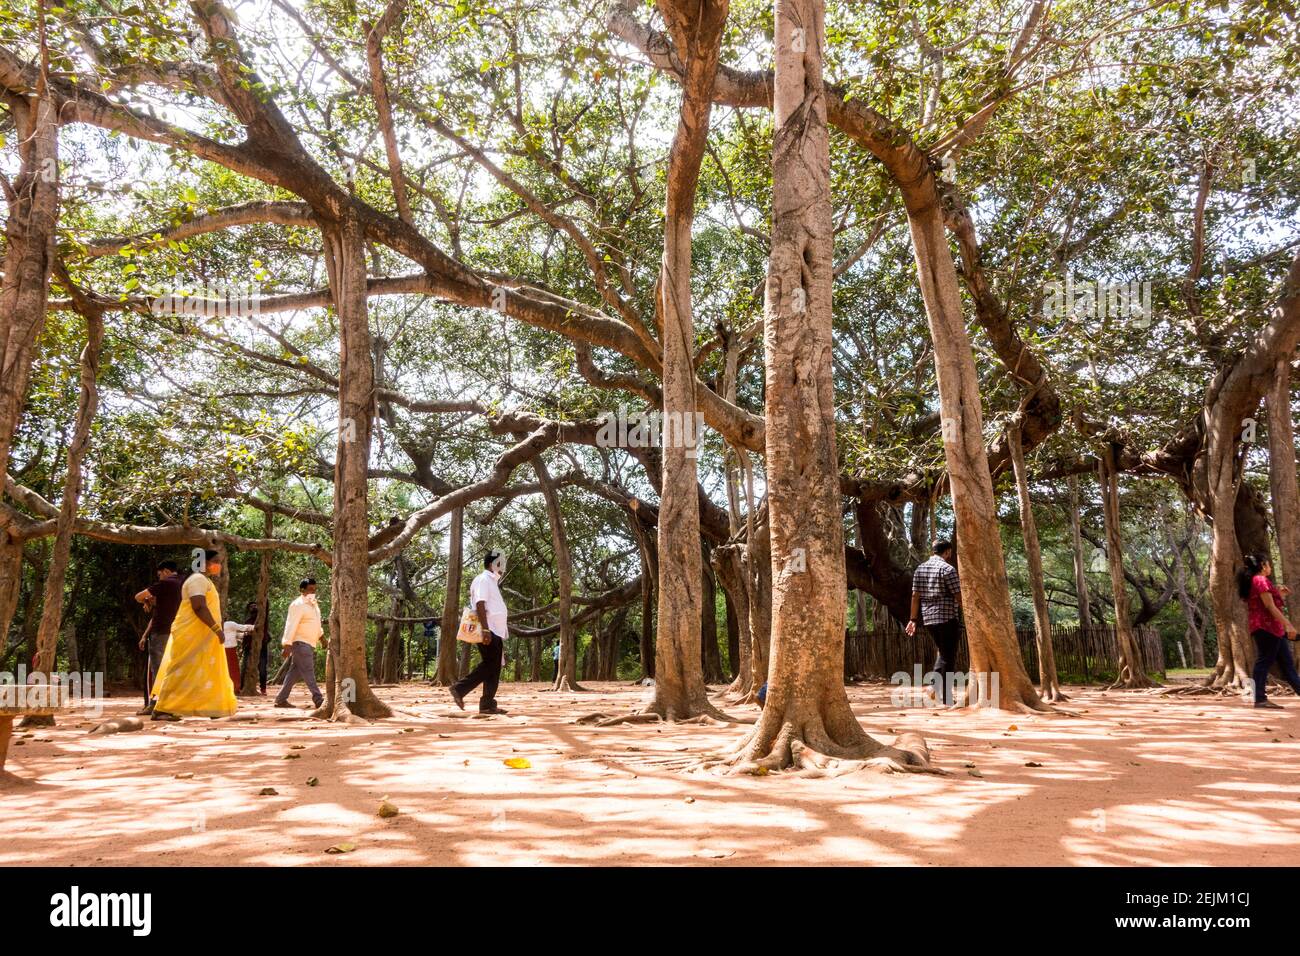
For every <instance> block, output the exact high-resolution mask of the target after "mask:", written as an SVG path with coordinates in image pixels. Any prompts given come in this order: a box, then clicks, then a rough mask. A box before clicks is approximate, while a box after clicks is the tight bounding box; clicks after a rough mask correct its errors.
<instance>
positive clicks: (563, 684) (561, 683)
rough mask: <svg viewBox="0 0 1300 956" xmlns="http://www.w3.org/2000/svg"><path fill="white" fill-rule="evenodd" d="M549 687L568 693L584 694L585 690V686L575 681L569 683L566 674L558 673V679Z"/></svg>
mask: <svg viewBox="0 0 1300 956" xmlns="http://www.w3.org/2000/svg"><path fill="white" fill-rule="evenodd" d="M550 689H551V690H553V691H560V692H564V693H570V694H585V693H586V692H587V688H585V687H583V686H582V685H581V684H579V683H578V682H577V681H574V682H573V683H569V678H568V675H564V674H562V675H560V679H559V680H558V681H556V682H555V683H554V684H552V685H551V688H550Z"/></svg>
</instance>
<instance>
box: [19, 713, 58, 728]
mask: <svg viewBox="0 0 1300 956" xmlns="http://www.w3.org/2000/svg"><path fill="white" fill-rule="evenodd" d="M18 726H19V727H21V728H23V729H26V728H28V727H53V726H54V715H53V714H28V715H27V716H26V717H24V718H23V719H22V720H20V721H18Z"/></svg>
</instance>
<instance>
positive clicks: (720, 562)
mask: <svg viewBox="0 0 1300 956" xmlns="http://www.w3.org/2000/svg"><path fill="white" fill-rule="evenodd" d="M743 550H744V549H743V547H742V546H741V545H738V544H727V545H721V546H719V547H716V548H714V549H713V569H714V571H715V573H716V574H717V578H718V583H719V584H721V585H722V590H723V591H724V592H725V593H726V596H727V640H728V643H730V642H731V639H732V628H733V626H734V628H735V649H734V651H733V652H732V653H733V654H734V657H733V658H732V661H731V665H732V669H733V670H735V672H736V676H735V679H734V680H732V682H731V686H730V687H728V688H727V695H728V697H729V698H731V699H733V700H747V699H749V696H750V694H751V693H752V692H753V690H754V668H753V663H752V655H753V653H754V643H753V637H752V633H751V630H750V628H751V626H752V622H751V621H750V610H749V590H750V585H749V584H747V583H746V581H745V576H746V574H747V572H746V571H745V566H744V557H743Z"/></svg>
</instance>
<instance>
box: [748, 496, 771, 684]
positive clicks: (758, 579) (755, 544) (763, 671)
mask: <svg viewBox="0 0 1300 956" xmlns="http://www.w3.org/2000/svg"><path fill="white" fill-rule="evenodd" d="M745 541H746V544H745V550H744V552H742V554H741V560H742V562H743V567H744V570H745V574H746V576H747V579H748V582H749V586H750V592H749V640H750V645H749V646H750V652H749V667H750V671H751V672H752V673H753V677H752V679H751V689H750V694H751V695H755V694H757V693H758V690H759V688H761V687H762V686H763V685H764V684H766V683H767V680H768V671H769V664H770V659H771V647H772V535H771V526H770V525H769V523H768V519H767V516H766V515H764V517H763V519H762V520H761V521H751V522H750V525H749V527H748V529H747V532H746V538H745Z"/></svg>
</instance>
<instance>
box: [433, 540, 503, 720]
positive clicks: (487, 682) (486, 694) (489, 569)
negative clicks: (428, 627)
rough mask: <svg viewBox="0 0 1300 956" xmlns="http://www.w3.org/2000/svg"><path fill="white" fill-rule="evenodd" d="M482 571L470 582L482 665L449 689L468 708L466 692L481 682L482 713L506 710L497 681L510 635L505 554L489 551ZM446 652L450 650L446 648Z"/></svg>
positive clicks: (479, 708) (470, 593)
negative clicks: (480, 634) (501, 583)
mask: <svg viewBox="0 0 1300 956" xmlns="http://www.w3.org/2000/svg"><path fill="white" fill-rule="evenodd" d="M483 568H484V570H483V571H482V573H480V574H479V576H478V577H476V578H475V579H474V581H473V583H471V584H470V586H469V604H470V607H472V608H474V610H475V611H476V612H477V613H478V622H479V626H480V627H481V628H482V629H483V643H482V644H480V645H479V646H478V653H479V658H480V660H479V665H478V667H476V668H474V669H473V670H472V671H470V672H469V673H468V674H466V675H465V676H464V677H462V678H461V679H460V680H458V681H456V683H454V684H452V685H451V687H449V688H448V690H450V691H451V699H452V700H454V701H455V702H456V706H457V707H459V708H460V709H461V710H464V709H465V695H466V694H468V693H469V692H470V691H472V690H473V689H474V688H475V687H477V686H478V685H479V684H482V685H483V693H482V694H480V695H479V700H478V712H479V713H480V714H504V713H506V712H505V711H504V710H502V709H501V708H500V707H498V706H497V701H496V696H497V684H499V683H500V682H501V665H502V663H503V662H504V660H505V650H506V638H507V637H508V636H509V633H508V631H507V628H506V617H507V611H506V602H505V601H504V600H503V599H502V597H501V588H500V587H498V582H499V581H500V580H501V577H502V575H504V574H505V573H506V558H505V555H503V554H500V553H499V552H496V551H489V552H488V553H487V555H486V556H485V557H484V558H483ZM443 653H447V651H444V652H443Z"/></svg>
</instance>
